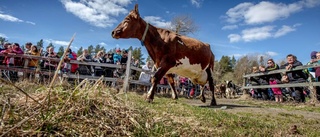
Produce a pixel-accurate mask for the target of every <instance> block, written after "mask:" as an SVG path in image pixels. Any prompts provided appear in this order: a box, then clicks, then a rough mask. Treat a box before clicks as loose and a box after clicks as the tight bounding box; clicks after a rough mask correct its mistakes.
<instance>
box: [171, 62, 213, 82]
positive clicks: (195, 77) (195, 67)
mask: <svg viewBox="0 0 320 137" xmlns="http://www.w3.org/2000/svg"><path fill="white" fill-rule="evenodd" d="M177 64H179V65H177V66H175V67H173V68H171V69H169V71H168V72H167V74H169V73H174V74H177V75H179V76H183V77H187V78H189V79H190V80H191V81H192V82H193V83H196V84H200V85H204V84H206V83H207V79H208V74H207V72H206V71H205V70H206V69H207V68H208V66H209V64H208V65H207V66H206V67H205V68H204V69H202V68H201V65H200V63H199V64H192V65H191V64H190V61H189V58H187V57H185V58H182V59H180V60H178V61H177Z"/></svg>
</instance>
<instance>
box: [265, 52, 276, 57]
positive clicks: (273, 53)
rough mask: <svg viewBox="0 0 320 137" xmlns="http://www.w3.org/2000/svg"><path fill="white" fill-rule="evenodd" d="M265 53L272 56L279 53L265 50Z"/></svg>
mask: <svg viewBox="0 0 320 137" xmlns="http://www.w3.org/2000/svg"><path fill="white" fill-rule="evenodd" d="M266 55H269V56H271V57H273V56H277V55H279V54H278V53H277V52H273V51H267V52H266Z"/></svg>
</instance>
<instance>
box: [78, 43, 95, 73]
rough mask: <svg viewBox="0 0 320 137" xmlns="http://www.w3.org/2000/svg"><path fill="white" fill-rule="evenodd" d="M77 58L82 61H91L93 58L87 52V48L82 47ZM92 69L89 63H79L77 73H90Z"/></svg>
mask: <svg viewBox="0 0 320 137" xmlns="http://www.w3.org/2000/svg"><path fill="white" fill-rule="evenodd" d="M77 60H78V61H83V62H92V61H93V58H92V56H91V55H90V54H89V50H88V49H84V50H83V52H82V54H81V55H80V56H79V57H78V58H77ZM92 71H93V68H92V66H90V65H79V68H78V72H79V74H82V75H91V73H92Z"/></svg>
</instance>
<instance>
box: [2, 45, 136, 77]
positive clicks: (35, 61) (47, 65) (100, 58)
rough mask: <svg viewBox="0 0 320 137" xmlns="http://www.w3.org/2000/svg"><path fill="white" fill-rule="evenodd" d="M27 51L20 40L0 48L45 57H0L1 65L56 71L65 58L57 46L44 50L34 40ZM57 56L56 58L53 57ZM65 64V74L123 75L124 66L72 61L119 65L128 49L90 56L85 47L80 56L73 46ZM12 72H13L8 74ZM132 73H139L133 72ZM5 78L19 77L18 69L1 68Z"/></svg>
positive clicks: (126, 54)
mask: <svg viewBox="0 0 320 137" xmlns="http://www.w3.org/2000/svg"><path fill="white" fill-rule="evenodd" d="M24 49H25V51H23V50H22V48H21V47H20V45H19V44H18V43H8V42H6V43H4V44H3V45H2V47H1V48H0V54H8V55H17V54H24V55H33V56H39V57H40V56H41V57H43V58H42V59H39V58H34V57H32V58H31V57H30V58H28V56H24V57H21V56H19V57H12V56H0V65H7V66H15V67H21V68H22V67H23V68H29V69H38V68H39V69H41V70H46V71H55V70H56V69H57V65H58V63H59V60H60V59H62V58H61V57H60V56H59V55H58V54H57V53H56V52H55V51H54V47H47V48H46V50H45V51H43V50H42V49H38V47H37V46H36V45H33V44H32V43H31V42H27V43H25V45H24ZM52 58H53V59H57V60H52ZM132 59H133V61H132V62H133V63H132V65H133V66H136V67H138V65H139V63H140V61H139V60H138V59H134V58H133V57H132ZM62 60H63V64H62V67H61V70H60V71H61V72H62V73H78V74H80V75H92V76H102V75H104V76H105V77H121V76H122V75H123V74H124V71H125V69H124V68H119V69H115V68H109V67H102V66H103V65H102V66H93V65H83V64H82V65H81V64H80V65H78V64H74V63H70V61H71V60H78V61H80V62H95V63H106V64H118V65H124V64H126V63H127V60H128V51H127V50H120V49H117V50H116V51H115V53H112V52H110V53H105V52H104V51H99V52H98V53H97V54H95V55H91V54H90V53H89V51H88V49H84V50H83V52H82V54H81V55H77V54H76V53H75V52H73V51H72V50H71V49H68V51H67V54H66V56H65V57H64V58H63V59H62ZM6 72H9V73H10V74H6ZM133 73H136V72H135V71H133ZM2 76H3V77H10V79H15V78H17V72H15V71H2Z"/></svg>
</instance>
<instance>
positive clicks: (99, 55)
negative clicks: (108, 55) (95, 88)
mask: <svg viewBox="0 0 320 137" xmlns="http://www.w3.org/2000/svg"><path fill="white" fill-rule="evenodd" d="M103 57H104V52H103V51H99V52H98V53H97V55H96V56H95V58H94V59H93V61H94V62H97V63H104V59H103ZM94 75H95V76H102V75H104V68H102V67H101V66H95V67H94Z"/></svg>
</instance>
